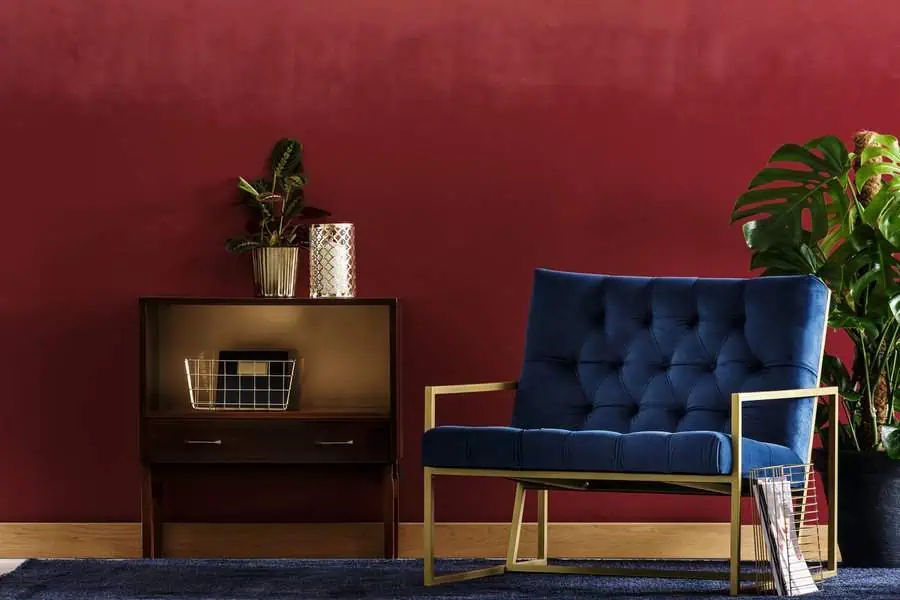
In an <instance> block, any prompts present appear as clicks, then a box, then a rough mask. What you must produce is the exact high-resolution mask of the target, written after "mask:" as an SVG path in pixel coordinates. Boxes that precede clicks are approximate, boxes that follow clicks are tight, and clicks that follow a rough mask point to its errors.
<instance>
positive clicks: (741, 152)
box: [0, 0, 900, 521]
mask: <svg viewBox="0 0 900 600" xmlns="http://www.w3.org/2000/svg"><path fill="white" fill-rule="evenodd" d="M898 27H900V13H898V12H897V11H893V12H891V11H885V10H883V9H882V8H881V7H880V5H878V4H869V3H850V2H843V1H839V0H828V1H825V0H822V1H819V2H774V1H773V2H759V1H757V0H752V1H749V0H748V1H737V0H735V1H731V2H720V1H715V0H709V1H704V0H657V1H635V0H618V1H612V0H607V1H603V2H600V1H596V0H584V1H574V0H573V1H545V0H382V1H376V0H369V1H364V0H341V1H340V2H335V1H334V0H304V1H303V2H286V1H283V0H277V1H275V0H253V1H252V2H249V1H247V0H194V1H187V0H181V1H178V0H166V1H165V2H149V1H148V2H136V1H135V2H121V1H119V0H78V1H77V2H76V1H72V0H55V1H54V0H5V1H4V2H2V3H0V160H2V162H0V165H2V172H3V174H4V177H3V183H2V187H0V194H2V198H3V206H4V213H5V214H4V224H5V227H4V240H3V244H4V246H5V251H6V258H5V259H4V260H3V261H2V263H0V265H2V267H0V269H2V275H3V281H5V290H6V291H5V293H4V294H3V295H2V296H0V331H2V340H3V342H2V344H0V381H2V392H0V396H2V400H0V481H2V488H0V521H26V520H39V521H54V520H58V521H81V520H84V521H95V520H119V519H121V520H136V519H138V518H139V491H138V488H139V469H138V448H137V436H136V433H137V376H138V373H137V364H138V363H137V332H138V329H137V327H138V321H137V311H136V298H137V297H138V296H139V295H151V294H182V295H247V294H250V293H252V288H251V277H250V271H249V267H248V265H247V264H246V262H245V261H244V260H243V259H241V258H237V257H234V256H231V255H227V254H226V253H225V252H224V251H223V249H222V241H223V240H224V238H225V237H227V236H228V235H230V234H232V233H234V232H235V231H237V230H239V229H240V227H241V225H242V223H243V220H244V217H243V215H242V214H241V213H240V212H239V211H238V210H237V209H235V208H234V207H233V206H231V201H232V198H233V187H234V181H235V177H236V176H237V175H239V174H241V175H248V176H250V175H255V174H256V172H257V171H256V170H257V169H259V168H261V167H262V161H263V159H264V157H265V156H266V154H267V152H268V150H269V148H270V146H271V144H272V142H273V141H274V140H275V139H277V138H278V137H281V136H283V135H291V136H295V137H298V138H300V139H301V140H302V141H303V143H304V144H305V146H306V148H307V168H308V171H309V175H310V178H311V185H310V187H309V188H308V192H309V198H310V200H311V201H312V202H314V203H316V204H320V205H323V206H325V207H327V208H329V209H331V210H332V211H333V212H334V214H335V216H336V218H339V219H341V220H349V221H353V222H355V223H356V224H357V226H358V228H359V229H358V235H359V244H360V248H359V249H360V258H359V269H360V287H361V294H362V295H368V296H381V295H396V296H398V297H400V298H401V299H402V307H403V308H402V309H403V317H404V327H405V328H404V330H403V333H402V343H403V346H404V350H405V356H404V364H403V382H402V383H403V388H404V394H403V399H402V403H403V412H404V430H405V433H406V435H405V438H406V439H405V452H406V458H405V460H404V463H403V477H402V486H401V489H402V515H401V516H402V519H403V520H407V521H411V520H418V519H420V518H421V506H420V491H419V490H420V484H421V480H420V470H419V468H418V461H419V434H420V431H421V422H422V401H421V396H422V394H421V390H422V387H423V386H424V385H426V384H441V383H454V382H473V381H486V380H497V379H507V378H509V379H513V378H515V377H516V376H517V374H518V365H519V360H520V356H521V351H522V341H523V325H524V320H525V315H526V309H527V300H528V294H529V286H530V278H531V272H532V270H533V269H534V268H535V267H537V266H546V267H553V268H560V269H567V270H584V271H594V272H608V273H628V274H652V275H704V276H720V275H743V274H745V273H746V268H747V253H746V252H745V250H744V248H743V247H742V242H741V238H740V233H739V231H738V229H737V228H734V227H729V225H728V215H729V211H730V208H731V203H732V201H733V199H734V198H735V196H736V195H737V194H739V193H740V192H741V191H742V190H743V189H744V188H745V185H746V183H747V182H748V181H749V178H750V177H751V175H752V174H753V173H754V172H755V170H756V169H758V168H759V167H760V166H761V163H762V162H763V161H764V159H765V158H766V156H767V155H768V153H769V152H770V151H772V150H773V149H774V148H775V147H776V146H777V145H779V144H780V143H782V142H786V141H803V140H806V139H808V138H810V137H813V136H817V135H822V134H828V133H838V134H842V135H845V136H849V135H850V134H852V132H853V131H854V130H855V129H857V128H860V127H866V128H873V129H881V130H887V131H895V132H896V131H897V130H898V129H900V123H898V120H900V117H898V112H897V106H896V103H895V102H893V101H892V99H893V98H895V97H896V96H897V95H898V92H900V80H898V79H896V78H892V75H891V73H892V72H894V71H895V70H896V69H892V67H893V66H894V64H895V63H896V57H897V50H898V49H897V45H896V43H895V42H894V41H892V40H891V39H890V38H889V37H884V36H880V37H877V39H873V38H870V37H869V36H867V35H864V33H863V32H866V31H871V30H872V29H873V28H875V29H877V30H879V31H883V32H884V31H888V32H889V31H895V30H897V28H898ZM304 288H305V286H304ZM509 411H510V402H509V398H505V397H501V396H498V397H496V398H494V397H490V398H489V397H470V398H465V399H462V398H454V399H448V400H447V401H446V402H444V403H443V405H442V407H441V409H440V410H439V419H440V421H442V422H445V423H449V422H468V423H502V422H505V421H506V420H507V419H508V418H509ZM316 481H317V479H316V477H315V475H311V476H309V477H308V478H307V477H301V478H292V479H291V481H290V482H289V484H288V485H287V487H285V488H280V487H277V485H278V484H279V482H278V481H277V480H272V479H270V478H268V477H267V476H265V477H264V476H251V475H248V476H247V478H241V479H238V480H228V481H219V482H215V483H214V484H210V486H211V487H206V485H205V484H202V483H200V482H196V481H190V480H189V478H188V479H187V480H186V481H184V482H183V483H184V485H182V486H176V489H175V490H174V491H173V494H174V495H175V499H174V501H173V505H175V506H177V507H180V508H179V509H178V510H180V511H181V513H180V514H181V515H182V516H183V517H184V518H209V516H210V513H208V512H204V510H201V508H203V507H200V508H191V507H192V506H194V505H193V504H192V503H191V502H190V498H191V497H192V496H196V495H198V494H202V493H206V492H209V493H213V492H210V490H212V491H214V492H215V493H217V494H219V493H221V494H226V493H229V494H231V496H229V497H230V498H237V497H238V495H240V494H243V495H246V496H247V497H248V499H246V500H244V501H242V502H241V503H242V505H243V506H244V507H245V508H247V507H249V509H248V510H244V511H243V513H242V514H236V513H235V511H231V512H229V511H228V510H227V509H226V508H220V509H219V512H218V513H216V514H217V516H221V517H223V518H224V517H230V516H233V517H237V518H244V519H246V518H251V517H255V518H262V519H265V518H270V517H271V518H276V519H281V518H290V517H295V518H300V519H302V518H309V519H325V518H336V519H354V518H360V519H370V518H373V517H374V516H375V515H377V506H378V499H377V497H372V503H371V504H372V506H373V507H375V508H370V507H368V506H367V505H366V503H364V502H358V499H359V498H361V497H364V495H365V494H368V493H372V494H374V493H375V489H374V487H373V486H372V485H371V484H372V483H374V481H372V482H370V485H368V486H367V487H366V488H365V490H363V493H353V494H352V496H350V497H351V498H353V500H347V499H346V498H347V497H348V496H346V495H344V494H345V492H346V491H347V489H349V488H345V489H339V488H333V489H318V488H316V489H311V488H312V487H313V486H314V485H315V483H316ZM472 485H473V482H471V481H469V482H464V481H441V482H439V485H438V487H437V491H438V493H439V495H440V496H439V500H438V507H437V510H438V517H439V518H440V519H442V520H464V521H478V520H489V521H490V520H504V519H506V518H508V515H509V507H510V502H511V496H510V495H509V492H510V488H509V486H508V484H506V483H505V482H485V483H477V484H474V485H477V486H478V487H476V488H473V487H472ZM235 490H237V491H235ZM282 490H283V491H282ZM473 490H474V491H473ZM208 504H209V503H204V505H208ZM220 504H227V500H222V501H221V502H220ZM251 509H252V510H251ZM226 513H228V514H226ZM232 513H234V514H232ZM551 517H552V518H553V519H556V520H589V521H605V520H628V521H638V520H689V521H696V520H717V519H725V518H726V517H727V509H726V506H725V504H724V503H723V502H717V501H714V500H702V499H701V500H698V499H695V498H690V499H687V498H685V499H683V501H681V502H678V501H672V500H671V499H670V498H654V497H643V496H641V497H634V496H631V497H629V496H615V495H613V496H599V495H593V496H579V495H575V494H572V495H562V496H561V497H560V499H559V500H555V501H554V504H553V508H552V515H551Z"/></svg>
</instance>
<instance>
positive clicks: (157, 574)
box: [0, 559, 900, 600]
mask: <svg viewBox="0 0 900 600" xmlns="http://www.w3.org/2000/svg"><path fill="white" fill-rule="evenodd" d="M490 564H492V563H490V562H487V561H470V560H465V561H461V560H442V561H438V568H439V572H442V571H446V570H448V569H452V570H459V569H472V568H477V567H482V566H488V565H490ZM567 564H582V563H581V562H580V561H579V562H578V563H567ZM585 564H587V563H585ZM618 564H622V565H624V564H629V565H630V566H635V563H618ZM644 564H645V566H646V563H644ZM654 566H663V563H654ZM665 566H667V567H668V568H685V569H691V568H693V569H698V568H702V569H710V568H714V569H715V568H723V569H724V568H725V565H724V563H705V562H699V561H697V562H690V563H686V564H685V563H665ZM585 597H591V598H727V597H728V588H727V583H725V582H721V581H702V580H690V579H649V578H637V577H636V578H618V577H617V578H610V577H591V576H580V575H539V574H533V573H515V574H506V575H500V576H495V577H488V578H485V579H480V580H476V581H466V582H462V583H452V584H445V585H441V586H437V587H431V588H425V587H424V586H423V585H422V562H421V561H418V560H394V561H388V560H174V559H173V560H155V561H151V560H124V561H123V560H31V561H28V562H26V563H25V564H24V565H22V566H21V567H19V568H18V569H17V570H15V571H13V572H12V573H10V574H9V575H7V576H5V577H3V578H0V598H3V599H16V600H32V599H35V600H112V599H115V600H156V599H159V600H162V599H165V600H180V599H185V600H251V599H252V600H264V599H265V600H288V599H290V600H304V599H309V600H319V599H322V598H328V599H340V598H360V599H365V600H376V599H377V600H382V599H385V600H387V599H394V598H396V599H408V600H417V599H419V598H458V599H469V600H500V599H502V600H508V599H510V598H529V599H534V600H540V599H551V598H552V599H553V600H566V599H568V598H585ZM745 597H752V596H745ZM809 597H810V598H823V599H824V598H866V599H882V598H884V599H886V598H895V599H896V598H900V570H889V569H870V570H867V569H843V570H841V571H840V572H839V576H838V578H837V579H830V580H828V581H826V582H825V589H824V591H823V592H822V593H818V594H815V595H813V596H809Z"/></svg>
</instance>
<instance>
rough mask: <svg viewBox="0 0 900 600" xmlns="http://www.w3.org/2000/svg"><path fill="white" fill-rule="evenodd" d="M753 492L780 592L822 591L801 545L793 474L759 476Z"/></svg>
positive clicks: (780, 594)
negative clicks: (792, 479) (791, 476)
mask: <svg viewBox="0 0 900 600" xmlns="http://www.w3.org/2000/svg"><path fill="white" fill-rule="evenodd" d="M753 495H754V498H755V500H756V507H757V510H758V512H759V517H760V524H761V526H762V530H763V538H764V539H765V544H766V550H767V551H768V555H769V564H770V567H771V569H772V578H773V581H774V584H775V590H776V592H777V593H778V595H779V596H800V595H803V594H809V593H811V592H817V591H819V587H818V586H817V585H816V582H815V581H814V580H813V576H812V572H810V570H809V566H808V565H807V564H806V559H805V558H804V557H803V552H802V551H801V549H800V540H799V538H798V536H797V531H796V529H795V519H794V517H795V515H794V506H793V502H792V496H791V481H790V478H789V477H787V476H784V475H780V476H777V477H762V478H759V479H757V480H756V481H755V488H754V490H753Z"/></svg>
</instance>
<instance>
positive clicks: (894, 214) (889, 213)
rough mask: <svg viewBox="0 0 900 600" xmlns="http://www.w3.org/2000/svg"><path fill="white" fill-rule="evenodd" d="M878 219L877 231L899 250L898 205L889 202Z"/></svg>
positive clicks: (899, 218) (899, 205)
mask: <svg viewBox="0 0 900 600" xmlns="http://www.w3.org/2000/svg"><path fill="white" fill-rule="evenodd" d="M879 195H880V194H879ZM876 197H877V196H876ZM870 206H871V205H870ZM880 217H881V218H880V219H879V220H878V231H880V232H881V235H883V236H884V238H885V239H886V240H887V241H888V242H890V244H891V245H892V246H893V247H894V248H900V203H898V202H891V203H890V204H889V205H888V206H887V207H885V209H884V210H883V211H882V212H881V215H880Z"/></svg>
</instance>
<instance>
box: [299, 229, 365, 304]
mask: <svg viewBox="0 0 900 600" xmlns="http://www.w3.org/2000/svg"><path fill="white" fill-rule="evenodd" d="M354 296H356V240H355V236H354V230H353V224H352V223H321V224H315V225H310V227H309V297H310V298H353V297H354Z"/></svg>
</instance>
